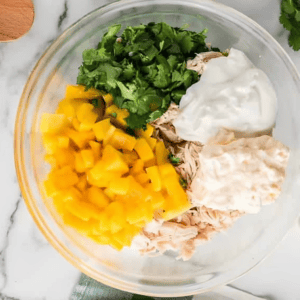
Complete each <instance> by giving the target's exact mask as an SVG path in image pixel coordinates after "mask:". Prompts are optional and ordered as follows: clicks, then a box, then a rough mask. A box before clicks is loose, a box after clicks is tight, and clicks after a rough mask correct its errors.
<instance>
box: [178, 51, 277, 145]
mask: <svg viewBox="0 0 300 300" xmlns="http://www.w3.org/2000/svg"><path fill="white" fill-rule="evenodd" d="M179 108H180V114H179V116H178V117H177V119H176V120H175V121H173V124H174V126H175V128H176V133H177V134H178V136H180V137H181V138H182V139H184V140H187V141H198V142H201V143H203V144H204V143H206V142H207V141H208V140H209V139H210V138H211V137H213V136H215V135H216V134H217V133H218V131H219V130H220V129H221V128H226V129H229V130H234V131H242V132H246V133H253V132H258V131H265V130H268V129H271V128H272V127H273V126H274V123H275V117H276V112H277V98H276V93H275V91H274V88H273V87H272V85H271V82H270V80H269V79H268V77H267V75H266V74H265V73H264V72H263V71H262V70H260V69H258V68H256V67H255V66H254V65H253V64H252V62H251V61H250V60H249V59H248V58H247V57H246V55H245V54H244V53H243V52H241V51H239V50H236V49H233V48H232V49H231V50H230V53H229V55H228V57H225V56H223V57H218V58H214V59H212V60H210V61H209V62H208V63H207V65H206V68H205V70H204V72H203V74H202V76H201V79H200V81H199V82H197V83H195V84H193V85H192V86H191V87H190V88H188V89H187V92H186V94H185V95H184V96H183V97H182V99H181V101H180V105H179Z"/></svg>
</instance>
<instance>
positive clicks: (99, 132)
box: [93, 119, 116, 141]
mask: <svg viewBox="0 0 300 300" xmlns="http://www.w3.org/2000/svg"><path fill="white" fill-rule="evenodd" d="M115 129H116V128H115V126H113V125H111V123H110V119H104V120H102V121H99V122H97V123H95V124H94V126H93V131H94V133H95V135H96V138H97V141H103V140H104V139H105V140H108V139H109V138H110V137H111V136H112V134H113V133H114V131H115Z"/></svg>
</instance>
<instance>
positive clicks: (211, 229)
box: [41, 23, 289, 260]
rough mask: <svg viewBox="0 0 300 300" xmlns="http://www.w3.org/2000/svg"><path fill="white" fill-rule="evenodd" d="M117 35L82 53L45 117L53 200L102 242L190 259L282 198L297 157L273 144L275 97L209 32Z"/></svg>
mask: <svg viewBox="0 0 300 300" xmlns="http://www.w3.org/2000/svg"><path fill="white" fill-rule="evenodd" d="M120 28H121V27H120V26H119V25H114V26H112V27H111V28H110V29H109V31H108V32H107V33H106V34H105V35H104V36H103V39H102V41H101V42H100V43H99V45H98V47H97V49H89V50H86V51H84V53H83V60H84V61H83V64H82V66H81V67H80V70H79V75H78V78H77V83H78V84H79V85H78V86H68V87H67V90H66V96H65V99H64V100H62V101H61V102H60V104H59V107H58V109H57V111H56V113H55V114H44V115H43V117H42V121H41V131H42V133H43V141H44V146H45V149H46V152H47V154H46V157H45V159H46V160H47V161H48V162H49V163H50V164H51V165H52V170H51V171H50V173H49V175H48V178H47V180H46V181H45V189H46V193H47V195H48V196H49V197H52V198H53V204H54V205H55V207H56V208H57V211H58V212H59V213H60V214H61V216H62V219H63V220H64V222H65V224H66V225H70V226H72V227H74V228H75V229H77V230H78V231H79V232H80V233H82V234H84V235H85V236H87V237H89V238H92V239H93V240H94V241H96V242H97V243H100V244H104V245H110V246H112V247H114V248H115V249H117V250H121V249H122V248H123V247H125V246H131V247H133V248H137V249H139V251H140V253H141V254H145V253H147V254H151V255H153V254H154V255H156V254H162V253H164V252H165V251H167V250H179V251H180V256H179V257H180V258H182V259H184V260H187V259H189V258H190V257H191V256H192V255H193V253H194V251H195V248H196V246H197V245H199V244H200V243H202V242H203V241H205V240H209V239H210V238H211V237H212V235H213V234H214V233H216V232H220V231H222V230H225V229H227V228H228V227H229V226H231V225H232V224H233V223H234V221H235V220H236V219H237V218H239V217H240V216H242V215H243V214H245V213H257V212H258V211H259V209H260V207H261V205H264V204H268V203H271V202H272V201H274V200H275V199H276V198H277V197H278V195H279V193H280V190H281V185H282V183H283V181H284V177H285V168H286V166H287V162H288V156H289V150H288V148H287V147H286V146H284V145H283V144H282V143H280V142H278V141H276V140H274V138H273V137H272V136H271V133H272V128H273V127H274V123H275V116H276V110H277V99H276V94H275V92H274V90H273V88H272V85H271V84H270V82H269V80H268V78H267V76H266V75H265V74H264V73H263V72H262V71H261V70H259V69H257V68H255V67H254V66H253V64H252V63H251V62H250V61H249V60H248V58H247V57H246V56H245V55H244V54H243V53H242V52H241V51H238V50H236V49H231V50H229V51H224V52H221V51H220V50H219V49H217V48H212V47H208V46H207V45H206V44H205V35H204V34H205V31H203V32H201V33H195V32H190V31H187V30H186V29H185V28H173V27H171V26H169V25H167V24H166V23H158V24H155V23H149V24H148V25H140V26H136V27H127V28H126V29H125V30H124V32H123V33H122V35H121V36H117V33H118V32H119V30H120ZM199 75H200V80H199Z"/></svg>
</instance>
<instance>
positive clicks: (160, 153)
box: [155, 141, 169, 165]
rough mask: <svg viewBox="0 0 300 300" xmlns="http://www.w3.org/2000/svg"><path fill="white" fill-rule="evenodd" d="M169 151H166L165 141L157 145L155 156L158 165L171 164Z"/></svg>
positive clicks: (158, 142)
mask: <svg viewBox="0 0 300 300" xmlns="http://www.w3.org/2000/svg"><path fill="white" fill-rule="evenodd" d="M168 155H169V151H168V150H167V149H166V147H165V144H164V142H163V141H157V143H156V145H155V156H156V162H157V164H158V165H163V164H166V163H168V162H169V160H168Z"/></svg>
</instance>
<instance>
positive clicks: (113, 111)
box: [104, 100, 119, 115]
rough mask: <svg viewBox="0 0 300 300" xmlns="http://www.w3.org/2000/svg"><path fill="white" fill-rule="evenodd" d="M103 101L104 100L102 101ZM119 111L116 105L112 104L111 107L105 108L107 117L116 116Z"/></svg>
mask: <svg viewBox="0 0 300 300" xmlns="http://www.w3.org/2000/svg"><path fill="white" fill-rule="evenodd" d="M104 101H105V100H104ZM118 111H119V108H118V106H117V105H115V104H113V105H111V106H108V107H107V108H106V114H107V115H112V114H116V113H117V112H118Z"/></svg>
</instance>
